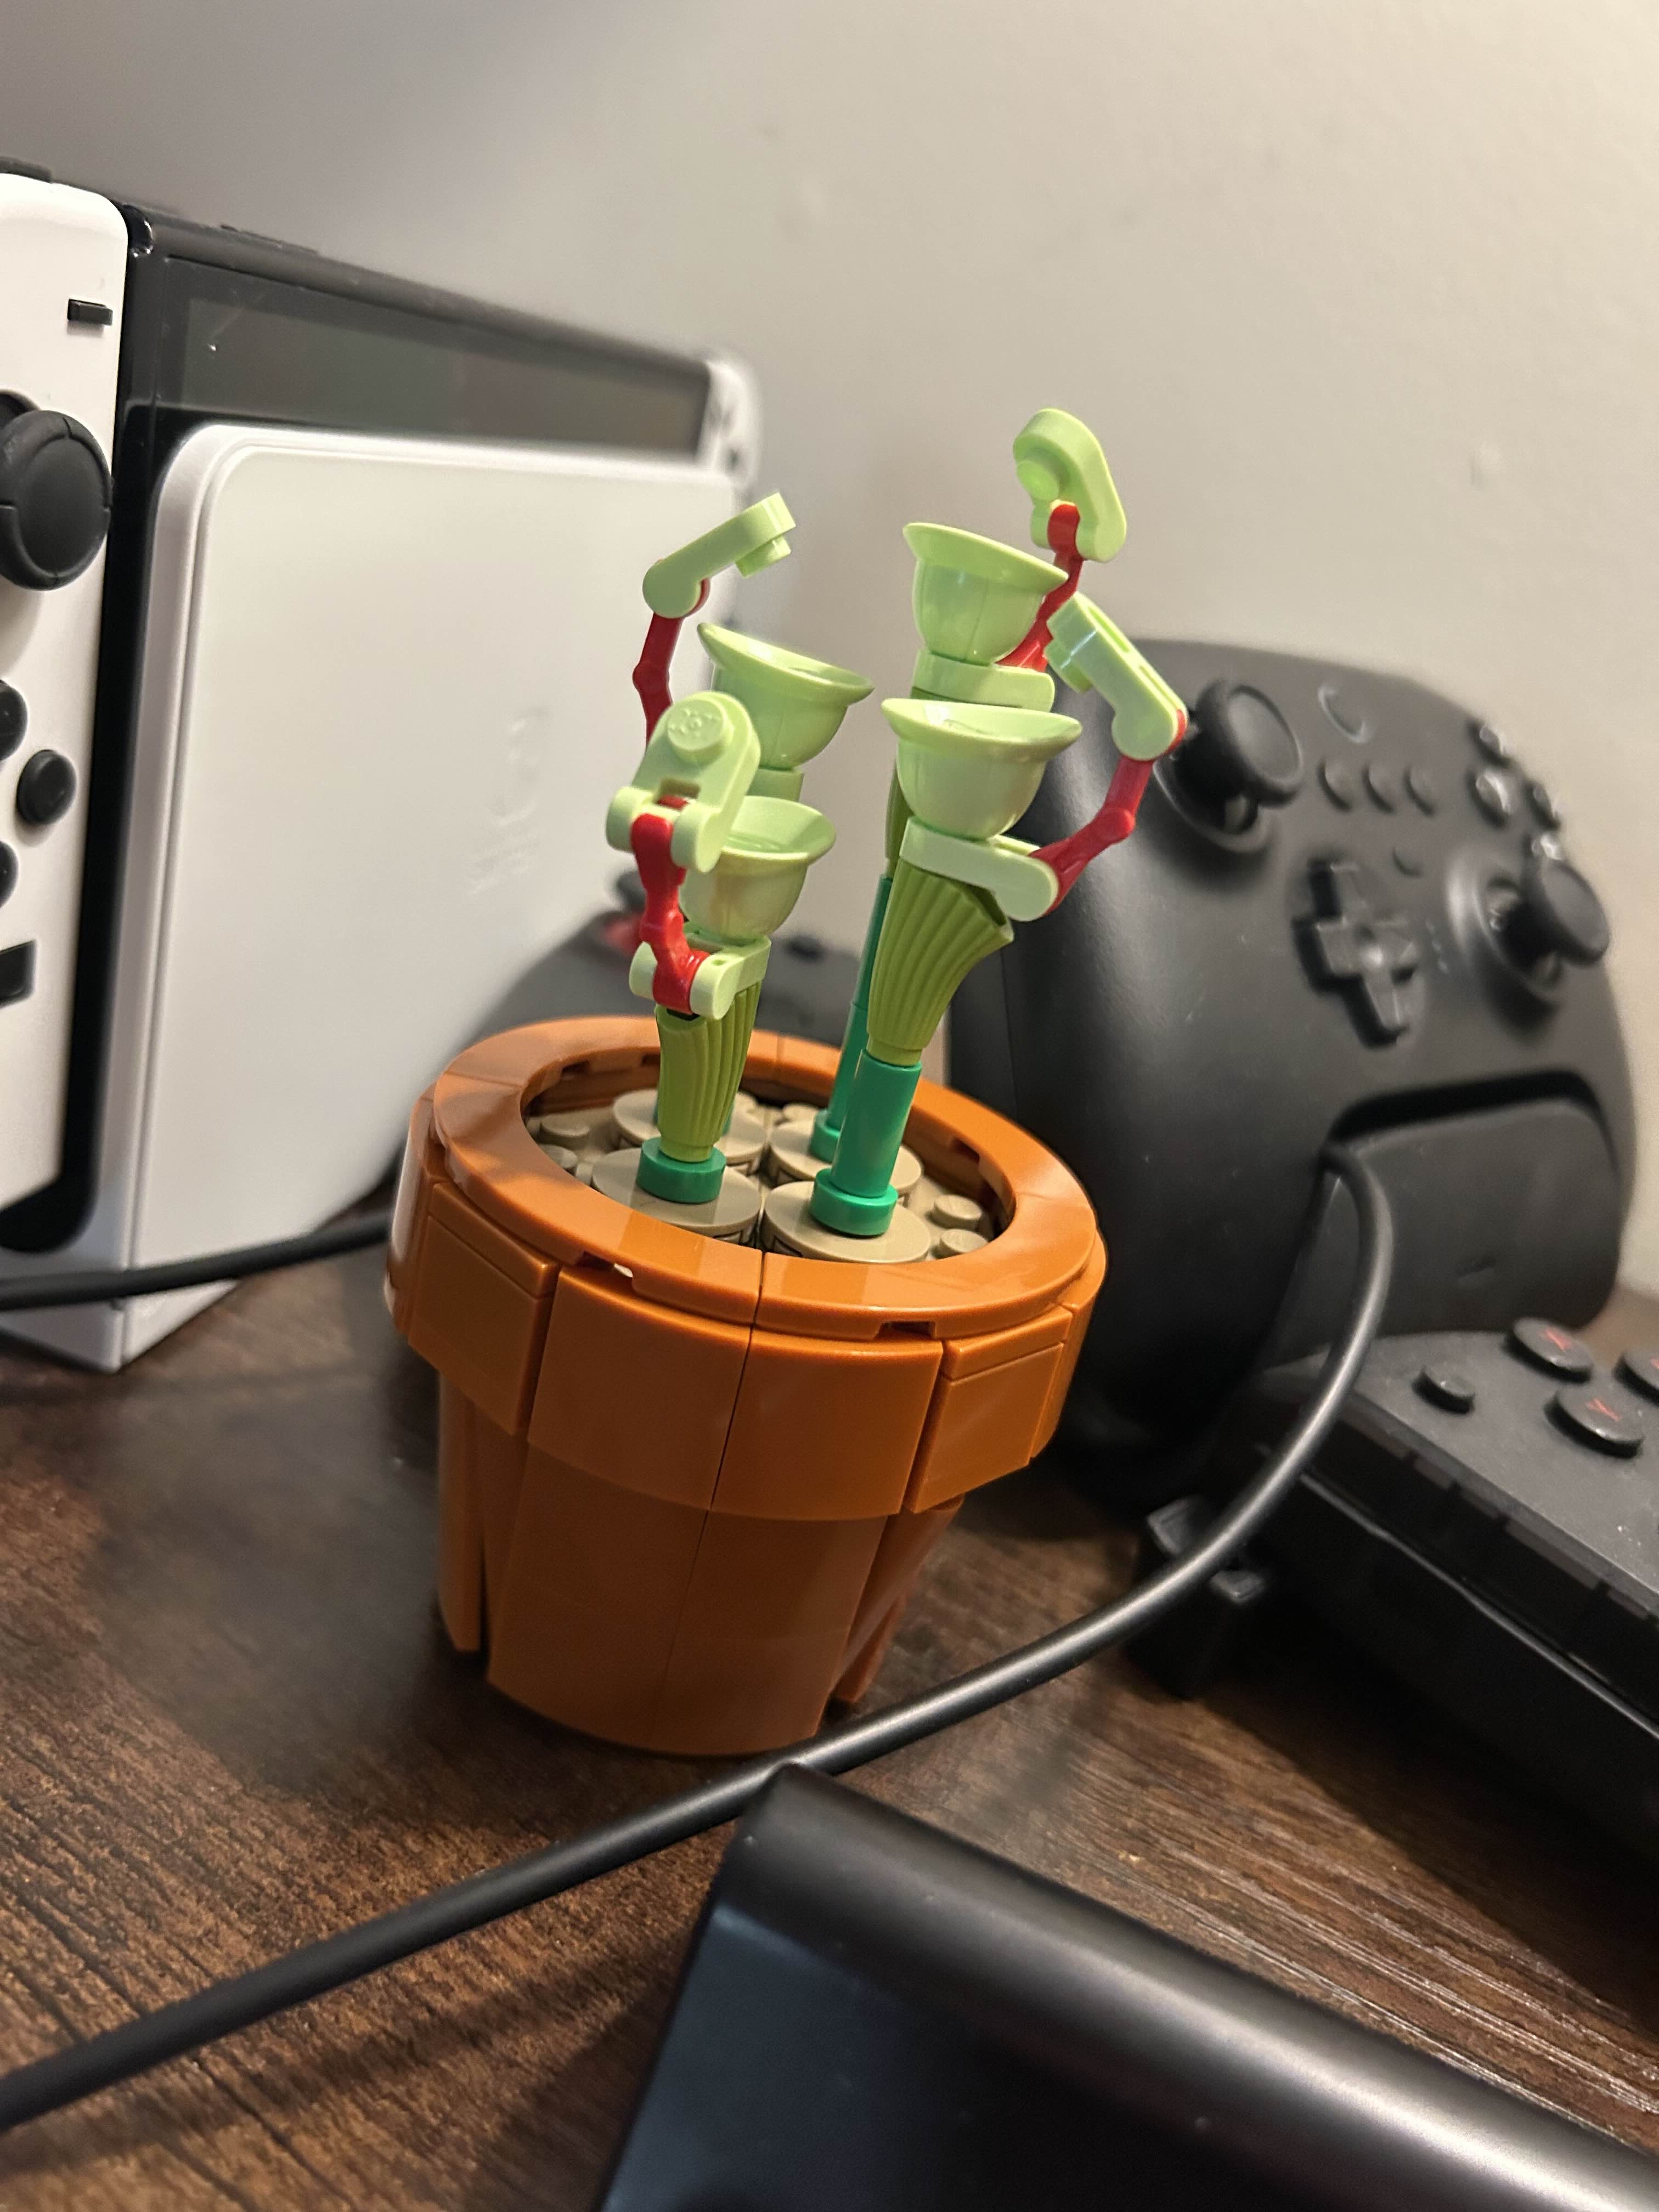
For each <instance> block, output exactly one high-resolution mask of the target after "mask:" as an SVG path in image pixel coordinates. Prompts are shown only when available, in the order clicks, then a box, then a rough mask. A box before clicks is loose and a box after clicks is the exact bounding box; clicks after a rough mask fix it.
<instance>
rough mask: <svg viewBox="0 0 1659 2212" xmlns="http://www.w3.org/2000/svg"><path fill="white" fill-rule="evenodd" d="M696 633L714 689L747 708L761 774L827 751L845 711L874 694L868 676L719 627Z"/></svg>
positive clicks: (704, 627)
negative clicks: (710, 667)
mask: <svg viewBox="0 0 1659 2212" xmlns="http://www.w3.org/2000/svg"><path fill="white" fill-rule="evenodd" d="M697 635H698V636H699V637H700V638H701V639H702V641H703V645H704V647H706V648H707V650H708V657H709V659H711V660H712V661H713V662H714V689H715V690H717V691H729V692H730V693H731V694H732V696H733V697H734V698H738V699H741V700H742V702H743V703H744V706H745V707H746V708H748V709H749V719H750V721H751V722H753V724H754V726H755V735H756V736H757V738H759V739H760V749H761V768H762V769H763V771H764V770H773V769H799V768H800V767H802V766H803V765H804V763H806V762H807V761H810V760H811V759H812V758H813V757H815V755H817V754H818V753H821V752H822V751H823V749H824V747H825V746H826V745H827V744H829V740H830V738H833V737H834V736H835V734H836V731H837V730H838V729H839V728H840V727H841V725H842V717H843V716H844V715H845V714H846V712H847V709H848V708H849V707H851V706H854V705H855V704H856V703H857V702H858V701H859V700H860V699H867V698H868V697H869V696H870V692H871V690H872V686H871V684H869V683H868V682H867V681H866V678H864V677H862V676H858V675H855V674H854V671H852V670H851V669H850V668H837V667H836V665H835V664H834V663H833V662H832V661H828V660H811V659H808V658H807V656H806V654H805V653H792V652H791V651H790V650H789V648H788V647H787V646H782V645H769V644H768V643H767V642H766V641H765V640H764V639H763V638H758V637H745V636H744V635H742V634H741V633H740V632H738V631H737V630H733V629H721V628H720V625H719V623H698V625H697ZM781 795H782V796H785V797H788V798H793V796H794V793H793V792H791V793H783V794H781Z"/></svg>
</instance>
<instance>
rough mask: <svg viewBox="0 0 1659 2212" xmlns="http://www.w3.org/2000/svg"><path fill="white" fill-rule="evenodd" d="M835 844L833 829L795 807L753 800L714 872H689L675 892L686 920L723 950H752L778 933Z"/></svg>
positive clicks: (811, 810)
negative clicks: (812, 873) (725, 947)
mask: <svg viewBox="0 0 1659 2212" xmlns="http://www.w3.org/2000/svg"><path fill="white" fill-rule="evenodd" d="M835 842H836V832H835V826H834V824H833V823H831V822H830V820H829V817H828V816H827V815H824V814H820V813H819V812H818V811H817V808H816V807H813V806H803V805H801V803H800V802H799V799H771V798H764V797H759V796H757V794H756V793H753V792H751V793H750V795H749V796H748V798H746V799H744V801H743V803H742V804H741V805H739V807H738V811H737V817H736V819H735V821H734V822H733V823H732V829H731V834H730V835H729V836H728V837H727V838H726V844H725V847H724V848H723V849H722V851H721V853H720V857H719V859H718V860H716V861H715V862H714V866H713V867H712V868H709V869H707V870H702V871H700V870H697V869H693V870H692V871H691V872H690V874H688V875H687V877H686V878H685V881H684V884H683V885H682V886H681V889H680V904H681V905H682V906H683V907H684V909H685V918H686V920H687V921H689V922H690V923H691V925H692V927H694V928H696V930H698V931H699V932H700V933H702V935H704V936H705V937H709V938H712V939H714V941H715V943H717V944H720V945H750V944H753V943H754V942H755V940H756V939H757V938H762V937H769V936H770V935H771V934H772V933H773V931H774V930H775V929H781V928H782V927H783V925H784V923H785V922H786V921H788V919H789V916H790V915H791V914H792V913H793V911H794V906H795V901H796V900H797V899H798V898H799V896H800V894H801V886H802V885H803V884H805V881H806V871H807V870H808V869H809V868H810V867H811V865H812V863H813V861H814V860H821V859H822V858H823V855H824V854H826V853H827V852H828V851H829V848H830V847H831V846H832V845H833V844H834V843H835Z"/></svg>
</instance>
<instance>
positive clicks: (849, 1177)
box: [811, 1048, 921, 1237]
mask: <svg viewBox="0 0 1659 2212" xmlns="http://www.w3.org/2000/svg"><path fill="white" fill-rule="evenodd" d="M920 1082H921V1060H911V1061H908V1063H906V1064H905V1065H903V1066H896V1065H895V1064H894V1063H893V1062H892V1061H890V1060H884V1059H882V1058H881V1056H880V1055H879V1054H878V1053H876V1052H874V1051H872V1050H871V1049H869V1048H866V1050H865V1052H864V1053H863V1054H862V1055H861V1057H860V1060H859V1064H858V1069H857V1072H856V1073H855V1074H854V1079H853V1095H852V1097H851V1099H850V1100H849V1101H848V1111H847V1121H846V1125H845V1126H844V1127H843V1128H842V1133H841V1142H840V1144H839V1145H838V1146H836V1157H835V1159H834V1161H833V1162H832V1163H831V1164H830V1165H829V1167H827V1168H825V1169H824V1170H823V1174H822V1175H820V1176H818V1178H817V1181H816V1182H814V1183H813V1185H812V1205H811V1211H812V1218H813V1219H814V1220H815V1221H819V1222H822V1223H823V1226H824V1227H825V1228H826V1229H834V1230H838V1231H840V1232H841V1234H842V1236H844V1237H879V1236H881V1235H882V1233H883V1232H884V1230H885V1229H886V1228H887V1225H888V1224H889V1223H890V1221H891V1220H892V1218H893V1212H894V1209H895V1208H896V1206H897V1205H898V1193H897V1192H896V1190H895V1189H894V1188H893V1184H892V1174H893V1163H894V1161H895V1160H896V1159H897V1158H898V1154H899V1146H901V1145H902V1143H903V1141H904V1127H905V1124H906V1122H907V1121H908V1120H909V1118H910V1103H911V1101H912V1100H913V1099H914V1098H915V1095H916V1085H917V1084H918V1083H920Z"/></svg>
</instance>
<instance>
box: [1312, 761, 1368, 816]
mask: <svg viewBox="0 0 1659 2212" xmlns="http://www.w3.org/2000/svg"><path fill="white" fill-rule="evenodd" d="M1319 781H1320V782H1321V783H1322V784H1323V786H1324V787H1325V796H1326V798H1327V799H1329V800H1330V802H1331V805H1333V806H1340V808H1341V809H1342V811H1343V812H1344V813H1345V814H1346V812H1347V811H1348V809H1349V808H1350V807H1351V806H1352V805H1353V804H1354V802H1355V800H1356V799H1358V796H1359V782H1358V778H1357V777H1356V775H1354V772H1353V770H1352V769H1351V768H1350V767H1349V766H1348V765H1347V763H1346V761H1326V762H1324V763H1322V766H1321V768H1320V771H1319Z"/></svg>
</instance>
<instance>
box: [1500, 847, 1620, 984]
mask: <svg viewBox="0 0 1659 2212" xmlns="http://www.w3.org/2000/svg"><path fill="white" fill-rule="evenodd" d="M1494 920H1495V926H1496V928H1497V931H1498V941H1499V942H1500V943H1501V944H1502V945H1503V947H1504V951H1505V952H1507V953H1508V954H1509V956H1510V959H1511V960H1513V961H1515V962H1516V963H1517V965H1519V966H1520V967H1522V968H1536V967H1537V966H1538V965H1539V964H1540V963H1541V962H1543V961H1546V960H1549V959H1552V958H1555V959H1561V960H1570V961H1571V963H1573V965H1574V966H1575V967H1577V968H1593V967H1594V966H1595V963H1596V962H1597V961H1598V960H1599V959H1600V958H1601V956H1602V954H1603V953H1604V952H1605V951H1607V944H1608V940H1609V935H1610V933H1609V931H1608V928H1607V914H1606V911H1605V909H1604V908H1603V907H1602V904H1601V900H1600V899H1599V898H1597V896H1595V891H1594V890H1593V889H1592V888H1591V886H1590V885H1589V883H1588V882H1587V881H1586V880H1585V878H1583V876H1581V875H1580V874H1579V872H1578V871H1577V868H1575V867H1571V866H1569V865H1568V863H1567V862H1566V861H1565V860H1559V859H1557V858H1556V857H1555V856H1554V855H1553V854H1535V855H1534V857H1533V858H1532V859H1530V860H1528V862H1527V865H1526V869H1525V871H1524V872H1523V873H1522V878H1521V890H1520V894H1519V896H1517V897H1516V898H1515V899H1513V900H1512V901H1511V902H1510V903H1509V904H1508V905H1507V906H1505V907H1504V909H1503V911H1502V912H1501V913H1500V914H1498V915H1496V916H1495V917H1494Z"/></svg>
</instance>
